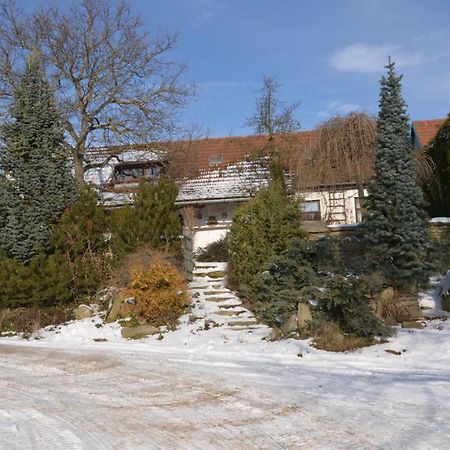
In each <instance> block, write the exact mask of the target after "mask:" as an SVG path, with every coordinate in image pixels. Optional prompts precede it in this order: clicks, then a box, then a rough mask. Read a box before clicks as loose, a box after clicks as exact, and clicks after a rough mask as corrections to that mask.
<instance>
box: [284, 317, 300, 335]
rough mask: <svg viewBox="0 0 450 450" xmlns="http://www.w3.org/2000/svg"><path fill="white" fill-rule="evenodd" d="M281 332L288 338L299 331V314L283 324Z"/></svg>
mask: <svg viewBox="0 0 450 450" xmlns="http://www.w3.org/2000/svg"><path fill="white" fill-rule="evenodd" d="M280 330H281V333H282V334H283V335H284V336H288V335H289V334H291V333H294V332H295V331H297V314H292V315H291V316H290V317H289V319H288V320H286V322H284V323H283V325H282V326H281V328H280Z"/></svg>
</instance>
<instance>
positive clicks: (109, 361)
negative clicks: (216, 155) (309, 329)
mask: <svg viewBox="0 0 450 450" xmlns="http://www.w3.org/2000/svg"><path fill="white" fill-rule="evenodd" d="M198 281H199V280H197V282H198ZM201 300H202V299H201V297H200V300H199V305H198V309H197V310H195V313H196V314H197V315H198V316H199V318H198V320H196V321H191V323H189V320H188V317H187V316H186V317H185V318H184V323H183V325H182V326H181V327H180V328H179V329H178V330H176V331H173V332H168V333H165V334H164V335H163V336H164V338H163V339H159V336H157V335H155V336H151V337H148V338H146V339H143V340H138V341H127V340H124V339H123V338H122V337H121V335H120V327H119V325H118V324H110V325H105V324H103V323H102V321H101V319H99V318H98V317H94V318H90V319H85V320H82V321H78V322H72V323H70V324H68V325H66V326H62V327H59V329H56V330H53V331H49V330H40V331H39V332H37V333H36V335H35V336H33V337H32V338H31V339H30V340H28V341H27V340H23V339H21V338H19V337H10V338H2V339H0V386H1V387H0V448H2V449H3V448H5V449H28V448H33V449H40V448H51V449H64V450H65V449H79V448H83V449H104V448H117V449H119V448H120V449H124V448H127V449H219V448H227V449H277V448H288V449H302V448H304V449H374V448H379V449H421V450H425V449H444V448H449V447H450V444H449V443H450V321H448V320H446V317H443V316H446V314H445V313H442V312H440V311H439V310H438V309H436V307H439V304H437V303H436V302H437V300H438V299H437V296H436V295H434V294H433V292H432V291H430V292H428V293H424V294H423V295H422V296H421V303H422V305H423V306H426V307H428V308H431V309H429V310H428V315H429V316H430V317H435V318H434V319H432V320H427V322H426V325H427V326H426V327H425V328H424V329H423V330H406V329H398V330H397V332H398V333H397V336H396V337H394V338H392V339H390V341H389V342H388V343H385V344H381V345H378V346H374V347H370V348H365V349H361V350H359V351H356V352H353V353H344V354H343V353H338V354H335V353H327V352H323V351H319V350H316V349H314V348H312V347H311V346H310V345H309V342H308V341H296V340H292V339H290V340H286V341H276V342H272V341H269V340H267V339H264V337H265V336H267V335H268V333H269V330H268V329H267V328H265V327H261V326H257V327H235V328H234V329H233V328H232V327H230V326H227V325H226V323H225V322H224V323H223V324H222V326H216V327H214V326H213V327H209V329H207V330H205V329H204V319H202V318H201V317H200V312H201V310H203V311H204V312H205V314H206V316H208V317H209V316H210V315H211V314H213V313H214V312H213V311H208V310H207V307H205V306H204V305H203V304H202V302H201ZM100 325H101V326H100ZM239 328H242V329H239ZM35 338H38V339H35ZM386 350H393V351H395V352H397V353H399V354H394V353H391V352H386Z"/></svg>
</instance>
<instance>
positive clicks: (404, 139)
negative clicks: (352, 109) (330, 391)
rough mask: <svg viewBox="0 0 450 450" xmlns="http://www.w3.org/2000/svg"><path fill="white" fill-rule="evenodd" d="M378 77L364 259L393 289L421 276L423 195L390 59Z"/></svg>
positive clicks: (425, 266)
mask: <svg viewBox="0 0 450 450" xmlns="http://www.w3.org/2000/svg"><path fill="white" fill-rule="evenodd" d="M386 68H387V76H383V77H382V78H381V82H380V85H381V89H380V100H379V106H380V110H379V115H378V123H377V140H376V151H375V167H374V169H375V176H374V178H373V179H372V181H371V182H370V184H369V187H368V191H369V197H368V199H367V202H366V207H367V216H366V223H365V236H366V239H367V244H368V251H369V256H370V258H371V261H370V263H371V264H372V266H373V267H374V268H375V269H376V270H378V271H380V272H381V273H383V274H384V276H385V277H386V279H387V280H388V281H389V282H390V283H391V284H392V285H394V286H395V287H397V288H409V289H415V288H416V286H417V284H418V283H423V282H425V281H426V279H427V276H428V273H429V270H430V264H429V263H428V262H427V257H428V254H429V251H430V240H429V235H428V229H427V215H426V213H425V211H424V206H425V205H424V199H423V194H422V191H421V189H420V188H419V186H418V185H417V182H416V175H415V169H414V160H413V155H412V151H413V150H412V147H411V143H410V139H409V127H408V116H407V114H406V105H405V102H404V100H403V98H402V96H401V78H402V77H401V76H397V75H396V73H395V65H394V63H391V62H389V64H388V65H387V66H386Z"/></svg>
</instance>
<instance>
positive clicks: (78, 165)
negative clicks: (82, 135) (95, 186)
mask: <svg viewBox="0 0 450 450" xmlns="http://www.w3.org/2000/svg"><path fill="white" fill-rule="evenodd" d="M73 165H74V170H75V180H76V182H77V184H78V186H79V187H80V189H84V188H85V187H86V182H85V181H84V167H83V153H82V152H81V151H80V149H79V148H75V149H74V150H73Z"/></svg>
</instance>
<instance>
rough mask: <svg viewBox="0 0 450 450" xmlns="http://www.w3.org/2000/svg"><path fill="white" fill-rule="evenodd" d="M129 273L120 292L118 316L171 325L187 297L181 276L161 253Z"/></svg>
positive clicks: (175, 321)
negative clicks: (121, 299) (120, 299)
mask: <svg viewBox="0 0 450 450" xmlns="http://www.w3.org/2000/svg"><path fill="white" fill-rule="evenodd" d="M130 275H131V276H130V282H129V284H128V286H127V287H126V288H125V289H124V290H123V292H122V295H123V298H124V299H125V301H124V302H123V305H122V309H121V316H122V317H123V316H130V315H135V316H137V318H138V320H139V319H141V320H139V321H142V319H144V320H145V321H146V322H148V323H150V324H152V325H155V326H161V325H167V326H169V327H175V326H176V324H177V321H178V318H179V317H180V315H181V314H182V313H183V311H184V309H185V307H186V305H187V303H188V300H189V296H188V289H187V283H186V280H185V278H184V276H183V275H182V274H181V273H180V272H179V271H178V270H177V268H176V267H175V266H173V265H172V264H170V263H169V262H167V261H166V260H165V259H164V257H163V256H161V255H156V256H155V258H154V259H153V261H152V262H151V263H150V264H143V263H139V264H137V265H135V266H134V267H133V268H132V269H131V270H130Z"/></svg>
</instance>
